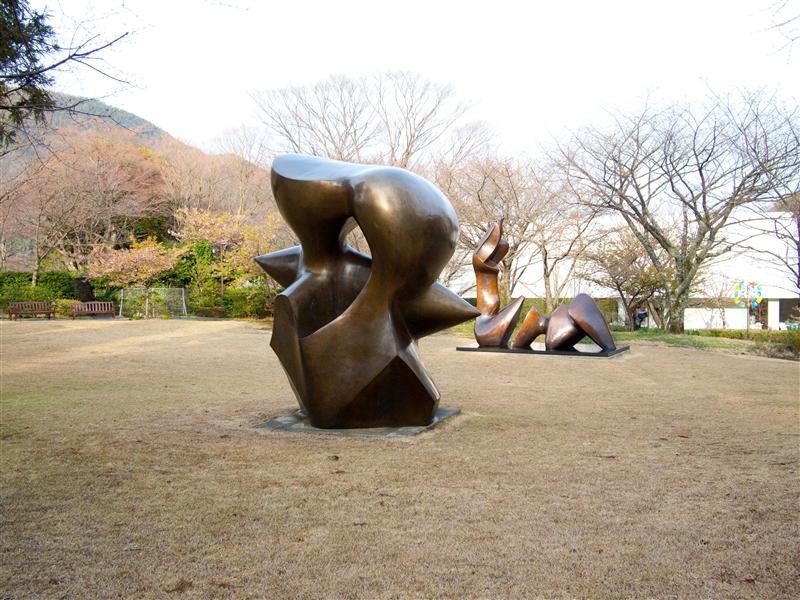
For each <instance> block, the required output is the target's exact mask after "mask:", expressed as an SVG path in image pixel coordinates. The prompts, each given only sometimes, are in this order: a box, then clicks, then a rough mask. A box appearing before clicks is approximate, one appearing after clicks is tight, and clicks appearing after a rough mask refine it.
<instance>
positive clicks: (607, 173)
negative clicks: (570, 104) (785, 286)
mask: <svg viewBox="0 0 800 600" xmlns="http://www.w3.org/2000/svg"><path fill="white" fill-rule="evenodd" d="M793 131H796V109H794V110H787V109H785V108H783V107H782V106H780V104H779V103H778V102H777V101H776V100H774V99H772V98H764V97H762V96H760V95H758V94H749V95H745V96H744V97H743V98H742V101H733V102H731V101H723V100H720V99H716V100H715V101H714V102H712V103H711V104H710V105H706V106H704V107H702V110H700V111H699V112H698V111H695V110H692V109H690V108H687V107H681V106H673V107H670V108H668V109H666V110H654V109H653V108H652V107H649V106H648V107H645V109H643V110H642V111H641V112H640V113H638V114H635V115H615V119H614V126H613V127H612V128H610V129H608V130H601V129H596V128H590V129H587V130H584V131H582V132H580V133H579V134H578V135H575V136H574V137H573V139H572V141H571V143H570V144H569V145H565V146H562V147H561V148H560V151H559V153H560V158H561V160H562V164H563V166H564V169H565V172H566V174H567V176H568V178H569V182H570V184H571V186H572V188H573V190H574V191H575V192H576V193H577V194H578V195H579V197H580V198H581V201H582V202H584V203H585V204H586V205H588V206H591V207H594V208H596V209H598V210H601V211H609V212H611V213H613V214H616V215H618V216H619V217H621V218H622V219H623V220H624V222H625V223H626V224H627V226H628V227H629V228H630V230H631V232H632V233H633V235H634V236H636V238H637V239H638V240H639V242H640V243H641V244H642V246H643V247H644V249H645V251H646V252H647V255H648V257H649V258H650V260H651V262H652V263H653V266H654V267H655V268H656V270H657V272H658V273H661V274H663V276H664V277H665V278H666V277H669V278H671V279H672V280H671V281H667V280H665V281H664V282H663V283H664V286H663V287H664V290H665V291H664V296H663V298H662V308H663V314H664V317H665V320H666V321H667V324H668V326H669V328H670V330H671V331H682V330H683V312H684V309H685V308H686V306H687V302H688V298H689V291H690V289H691V286H692V283H693V281H694V280H695V278H696V276H697V274H698V272H699V270H700V268H701V267H702V266H703V264H704V263H706V262H707V261H709V260H711V259H713V258H715V257H717V256H719V255H721V254H724V253H725V252H728V251H730V250H731V249H732V247H733V246H732V244H731V243H730V241H729V240H727V239H726V237H725V230H726V228H727V227H728V226H729V225H731V224H732V223H734V222H735V221H736V220H737V219H738V217H739V212H740V211H739V209H741V208H742V207H746V206H748V205H752V204H755V203H761V202H769V201H771V200H774V199H775V198H774V196H775V189H776V187H775V182H776V181H777V180H779V181H791V180H793V179H795V178H796V177H797V176H798V172H799V170H800V157H799V156H798V150H799V148H798V144H797V140H796V137H794V138H793V136H792V132H793ZM661 251H663V254H662V252H661Z"/></svg>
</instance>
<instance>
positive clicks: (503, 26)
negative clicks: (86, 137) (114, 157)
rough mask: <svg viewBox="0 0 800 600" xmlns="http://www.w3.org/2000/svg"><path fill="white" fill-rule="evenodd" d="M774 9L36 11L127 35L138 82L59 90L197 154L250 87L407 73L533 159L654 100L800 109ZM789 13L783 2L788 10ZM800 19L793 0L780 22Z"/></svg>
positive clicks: (136, 3)
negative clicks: (722, 99) (733, 96)
mask: <svg viewBox="0 0 800 600" xmlns="http://www.w3.org/2000/svg"><path fill="white" fill-rule="evenodd" d="M774 1H775V0H670V1H666V0H662V1H660V2H657V1H653V0H650V1H648V0H638V1H636V0H631V1H626V0H619V1H611V0H608V1H605V2H601V1H597V0H595V1H591V0H586V1H583V0H581V1H578V0H575V1H571V2H570V1H564V2H552V1H551V2H534V1H529V2H525V1H523V0H520V1H518V2H513V1H506V0H493V1H491V2H487V1H486V0H483V1H481V2H472V1H468V0H461V1H449V0H448V1H444V0H440V1H439V0H426V1H418V0H403V1H394V2H386V1H380V0H373V1H371V2H369V1H363V2H360V1H356V0H333V1H327V2H325V1H320V2H311V1H304V0H279V1H278V2H268V1H263V2H257V1H247V0H160V1H153V0H106V1H105V2H101V1H95V2H92V1H91V0H47V1H44V0H32V2H31V4H32V5H33V6H36V7H38V8H41V7H43V6H47V7H48V9H49V10H50V11H51V13H52V15H53V19H52V21H53V24H54V25H55V26H56V27H57V29H59V30H60V31H65V32H72V31H74V28H75V23H76V22H85V23H86V26H87V27H89V28H90V29H92V30H93V31H94V32H95V33H98V34H100V35H101V36H103V37H106V38H110V37H113V36H114V35H117V34H119V33H122V32H124V31H131V35H130V36H128V38H126V39H125V40H123V41H122V42H120V43H119V44H117V45H116V46H114V47H113V48H111V49H110V50H109V51H107V52H106V53H105V54H104V56H105V58H106V61H107V62H108V63H109V65H110V66H111V68H112V70H113V72H115V73H117V74H119V75H121V76H122V77H124V78H126V79H128V80H130V81H132V82H133V84H134V85H133V86H131V87H127V88H122V89H120V86H119V85H117V84H115V83H113V82H109V81H108V80H104V79H103V78H100V77H92V76H90V75H88V74H87V73H86V71H85V70H84V71H82V72H81V73H80V76H76V75H78V74H75V75H70V74H65V75H63V76H61V77H59V79H58V82H57V87H58V89H61V90H62V91H65V92H69V93H72V94H77V95H85V96H100V97H102V96H107V95H108V94H110V93H112V92H114V93H113V94H112V95H110V96H108V97H106V98H104V99H105V101H106V102H108V103H109V104H112V105H114V106H117V107H120V108H123V109H125V110H128V111H130V112H133V113H135V114H137V115H139V116H141V117H143V118H145V119H148V120H150V121H152V122H153V123H155V124H156V125H158V126H159V127H161V128H163V129H165V130H166V131H168V132H169V133H171V134H172V135H175V136H176V137H179V138H181V139H183V140H184V141H187V142H190V143H193V144H195V145H199V146H200V147H202V148H204V149H211V148H213V147H214V140H215V139H216V138H218V137H219V136H220V135H222V134H223V132H224V131H225V130H226V129H231V128H235V127H237V126H239V125H242V124H255V123H256V122H257V121H256V119H255V116H254V114H255V113H254V107H253V104H252V101H251V100H250V98H249V96H248V93H249V92H250V91H252V90H261V89H269V88H276V87H284V86H287V85H291V84H305V83H313V82H315V81H318V80H320V79H323V78H325V77H327V76H328V75H331V74H340V75H363V74H370V73H374V72H378V71H386V70H399V69H402V70H410V71H415V72H419V73H421V74H422V75H424V76H426V77H428V78H430V79H433V80H436V81H441V82H446V83H452V84H453V85H454V86H455V87H456V90H457V93H458V96H459V98H460V99H462V100H465V101H471V102H474V103H475V107H474V109H473V111H472V116H473V117H474V118H479V119H483V120H485V121H487V122H488V123H489V124H490V126H492V128H493V129H494V130H495V131H496V132H497V140H498V141H499V142H500V143H501V144H502V146H503V148H504V149H505V150H506V151H511V152H524V151H527V150H531V151H533V150H534V149H535V147H536V145H537V144H538V143H540V142H546V141H547V140H548V139H549V136H550V135H551V134H557V133H558V132H559V131H561V130H562V129H563V128H565V127H570V128H577V127H580V126H582V125H586V124H589V123H590V122H592V121H594V120H597V119H601V118H602V117H603V114H604V110H606V109H610V108H623V109H624V108H625V107H632V108H638V107H640V106H641V104H642V102H643V100H644V98H645V96H647V95H648V94H650V95H651V96H652V97H655V98H656V99H664V100H688V101H693V100H700V99H702V98H703V97H704V96H705V95H707V94H708V93H709V89H712V90H714V91H716V92H725V91H730V90H731V89H734V88H738V87H748V88H756V87H767V88H768V89H770V90H772V91H775V92H777V93H778V94H779V95H781V96H783V97H784V98H787V99H790V98H793V99H795V100H796V99H798V98H800V77H798V76H797V66H798V59H797V56H798V55H800V41H799V42H797V43H796V44H795V47H794V49H793V50H794V52H793V53H792V52H790V50H788V49H784V50H779V48H780V46H781V45H782V44H783V43H784V40H783V38H782V37H781V35H780V33H779V32H777V31H775V30H774V29H770V28H769V26H770V24H771V23H772V22H773V15H772V12H771V11H770V6H771V5H772V4H773V2H774ZM792 3H793V4H794V5H793V6H792V5H791V4H792ZM790 13H800V2H796V1H795V0H791V2H790V6H789V7H788V8H787V9H786V10H785V11H784V13H783V14H784V16H787V15H789V14H790Z"/></svg>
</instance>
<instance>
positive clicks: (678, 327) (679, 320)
mask: <svg viewBox="0 0 800 600" xmlns="http://www.w3.org/2000/svg"><path fill="white" fill-rule="evenodd" d="M688 305H689V292H688V291H686V292H682V293H681V294H679V295H677V296H674V297H673V298H672V301H671V302H670V303H669V304H668V305H667V311H668V312H667V314H666V315H665V320H666V321H667V323H668V327H669V332H670V333H683V331H684V328H683V318H684V313H685V311H686V307H687V306H688Z"/></svg>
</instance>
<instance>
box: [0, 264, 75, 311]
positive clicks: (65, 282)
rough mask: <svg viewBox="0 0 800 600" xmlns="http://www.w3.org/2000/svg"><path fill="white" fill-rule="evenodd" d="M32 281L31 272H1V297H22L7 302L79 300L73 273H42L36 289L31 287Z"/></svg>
mask: <svg viewBox="0 0 800 600" xmlns="http://www.w3.org/2000/svg"><path fill="white" fill-rule="evenodd" d="M32 280H33V275H32V273H30V272H29V271H2V272H0V295H2V296H4V297H8V296H12V295H13V296H21V297H19V298H12V299H11V300H7V302H14V301H17V300H20V301H21V300H56V299H58V298H77V294H76V292H77V290H76V280H75V275H74V274H73V273H67V272H65V271H47V272H44V273H41V274H40V275H39V282H38V285H37V286H36V287H35V288H33V287H31V281H32ZM33 290H36V291H33ZM7 302H6V304H7Z"/></svg>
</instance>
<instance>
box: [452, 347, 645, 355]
mask: <svg viewBox="0 0 800 600" xmlns="http://www.w3.org/2000/svg"><path fill="white" fill-rule="evenodd" d="M535 346H541V349H539V348H537V347H533V348H499V347H496V346H495V347H490V346H484V347H480V346H458V347H457V348H456V350H458V351H459V352H499V353H501V354H539V355H542V354H543V355H547V356H579V357H590V358H611V357H613V356H617V355H619V354H622V353H623V352H627V351H628V350H630V349H631V347H630V346H617V348H616V349H615V350H610V351H606V350H600V349H599V347H598V346H594V345H589V344H576V345H575V350H545V349H544V344H535ZM595 348H596V350H592V349H595Z"/></svg>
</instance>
